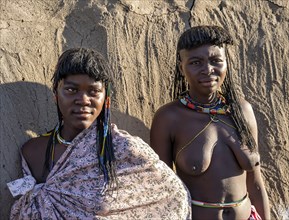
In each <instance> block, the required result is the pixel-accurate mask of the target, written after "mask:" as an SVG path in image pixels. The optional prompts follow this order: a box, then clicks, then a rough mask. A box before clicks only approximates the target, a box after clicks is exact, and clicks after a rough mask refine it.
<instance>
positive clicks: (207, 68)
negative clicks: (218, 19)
mask: <svg viewBox="0 0 289 220" xmlns="http://www.w3.org/2000/svg"><path fill="white" fill-rule="evenodd" d="M213 72H214V66H212V65H211V64H209V63H207V64H205V65H204V68H203V73H204V74H206V75H211V74H212V73H213Z"/></svg>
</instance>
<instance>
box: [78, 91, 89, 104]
mask: <svg viewBox="0 0 289 220" xmlns="http://www.w3.org/2000/svg"><path fill="white" fill-rule="evenodd" d="M75 104H77V105H90V98H89V96H88V95H87V94H86V93H85V92H82V93H79V95H78V96H77V97H76V99H75Z"/></svg>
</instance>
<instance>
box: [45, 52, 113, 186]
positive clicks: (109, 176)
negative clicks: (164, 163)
mask: <svg viewBox="0 0 289 220" xmlns="http://www.w3.org/2000/svg"><path fill="white" fill-rule="evenodd" d="M79 74H83V75H88V76H89V77H90V78H92V79H94V80H95V81H101V82H103V83H104V84H105V91H106V96H105V103H104V105H103V107H102V111H101V113H100V115H99V116H98V117H97V127H96V128H97V129H96V132H97V137H98V142H97V143H96V144H97V148H98V158H99V165H100V169H101V170H102V172H103V175H104V182H105V184H108V183H113V182H114V181H116V177H115V169H114V166H115V165H114V162H115V157H114V151H113V145H112V136H111V123H110V93H111V92H110V87H111V84H112V83H113V80H112V70H111V69H110V66H109V64H108V62H107V61H106V60H105V59H104V57H103V56H102V55H101V54H100V53H98V52H96V51H94V50H92V49H86V48H72V49H68V50H66V51H65V52H64V53H63V54H62V55H61V56H60V57H59V60H58V63H57V65H56V68H55V72H54V75H53V77H52V83H53V92H54V94H56V92H57V87H58V84H59V82H60V81H61V80H62V79H65V78H66V77H68V76H70V75H79ZM56 105H57V113H58V125H57V126H56V127H55V128H54V130H52V132H51V135H50V138H49V141H48V144H47V149H46V156H45V164H44V166H45V167H44V169H47V170H49V169H51V163H52V162H53V161H50V160H51V159H50V155H51V151H52V147H53V144H55V140H54V139H55V134H56V132H57V129H58V127H59V126H60V125H61V124H62V113H61V111H60V109H59V106H58V101H57V100H56ZM53 142H54V143H53ZM98 146H99V147H98ZM110 180H112V181H110Z"/></svg>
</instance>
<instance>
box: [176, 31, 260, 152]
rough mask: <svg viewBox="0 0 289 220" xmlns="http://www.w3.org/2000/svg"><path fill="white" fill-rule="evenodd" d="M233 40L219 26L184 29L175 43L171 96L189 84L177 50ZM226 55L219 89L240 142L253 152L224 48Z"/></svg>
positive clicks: (177, 95)
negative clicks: (225, 64)
mask: <svg viewBox="0 0 289 220" xmlns="http://www.w3.org/2000/svg"><path fill="white" fill-rule="evenodd" d="M233 43H234V41H233V39H232V37H231V36H230V34H229V33H228V32H227V31H226V30H225V29H223V28H221V27H219V26H195V27H192V28H190V29H188V30H186V31H185V32H184V33H183V34H182V35H181V36H180V38H179V41H178V44H177V54H176V69H175V80H174V86H173V91H172V98H173V99H177V98H179V96H180V95H181V94H182V93H183V92H185V91H187V90H188V88H189V85H188V83H187V82H186V80H185V78H184V76H183V75H182V74H181V72H180V70H179V63H180V55H179V52H180V50H182V49H186V50H190V49H193V48H197V47H199V46H202V45H205V44H212V45H216V46H221V47H223V46H225V47H226V46H227V45H233ZM226 57H227V64H228V67H227V73H228V74H227V76H226V77H225V80H224V83H223V85H222V86H221V90H222V93H223V95H224V96H225V98H226V100H227V101H228V105H229V106H230V109H231V117H232V119H233V121H234V123H235V126H236V128H237V131H238V135H239V138H240V140H241V142H242V144H245V145H247V146H248V148H249V149H250V150H251V151H252V152H254V151H256V150H257V144H256V141H255V139H254V137H253V135H252V132H251V130H250V127H249V126H248V123H247V122H246V120H245V117H244V115H243V112H242V109H241V104H240V97H239V94H238V93H237V90H236V89H235V86H234V82H233V78H232V74H231V68H230V58H229V55H228V53H227V48H226Z"/></svg>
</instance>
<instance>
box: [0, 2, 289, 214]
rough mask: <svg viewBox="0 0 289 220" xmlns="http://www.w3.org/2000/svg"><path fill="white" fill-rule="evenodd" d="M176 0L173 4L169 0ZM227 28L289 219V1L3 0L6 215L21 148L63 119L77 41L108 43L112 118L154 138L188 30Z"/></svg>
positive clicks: (271, 189)
mask: <svg viewBox="0 0 289 220" xmlns="http://www.w3.org/2000/svg"><path fill="white" fill-rule="evenodd" d="M168 2H169V3H168ZM199 24H216V25H221V26H224V27H226V28H227V29H228V30H229V31H230V32H231V33H232V35H233V36H234V37H235V39H236V44H235V46H234V47H232V48H231V49H230V56H231V58H232V70H233V74H234V79H235V81H236V83H237V86H238V88H239V89H240V92H242V93H243V94H244V95H245V96H246V99H247V100H248V101H249V102H250V103H251V104H252V105H253V108H254V111H255V114H256V118H257V122H258V125H259V148H260V153H261V156H262V166H263V176H264V178H265V183H266V186H267V191H268V194H269V198H270V203H271V207H272V217H273V219H288V218H289V172H288V169H289V119H288V118H289V117H288V115H289V73H288V63H289V57H288V56H289V55H288V54H289V53H288V52H289V51H288V50H289V40H288V36H289V2H288V1H287V0H249V1H241V0H227V1H225V0H222V1H221V0H195V1H193V0H171V1H165V0H158V1H155V0H143V1H142V0H78V1H77V0H61V1H59V0H41V1H35V0H21V1H16V0H1V2H0V126H1V130H0V152H1V154H0V165H1V171H0V176H1V179H0V187H1V188H0V204H1V209H0V210H1V213H0V219H7V218H8V213H9V209H10V206H11V204H12V202H13V199H12V197H11V195H10V193H9V192H8V189H7V187H6V183H7V182H9V181H11V180H14V179H16V178H18V177H20V176H21V170H20V161H19V156H18V151H19V148H20V147H21V145H22V144H23V143H24V142H25V141H26V140H27V139H29V138H30V137H32V136H35V134H37V133H43V132H45V131H46V130H45V129H50V128H52V127H53V125H54V124H55V123H56V121H55V120H54V119H56V109H55V107H54V103H53V97H52V93H51V82H50V79H51V76H52V73H53V70H54V67H55V64H56V61H57V58H58V56H59V55H60V54H61V53H62V51H63V50H65V49H67V48H71V47H90V48H94V49H97V50H99V51H100V52H101V53H102V54H103V55H105V56H106V57H107V59H108V60H109V61H110V63H111V65H112V67H113V68H114V70H115V79H116V81H115V93H114V109H113V122H114V123H116V124H118V127H119V128H122V129H126V130H128V131H129V132H130V133H131V134H133V135H138V136H140V137H142V138H143V139H144V140H146V141H147V142H149V128H150V123H151V120H152V116H153V114H154V112H155V111H156V110H157V109H158V108H159V107H160V106H161V105H163V104H164V103H166V102H168V101H170V92H171V87H172V76H173V74H174V68H175V66H174V64H175V48H176V41H177V39H178V36H179V34H180V33H181V32H182V31H183V30H185V29H186V28H188V27H190V26H194V25H199Z"/></svg>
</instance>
